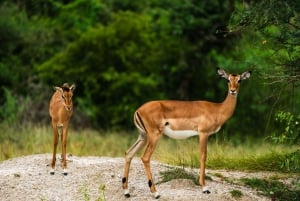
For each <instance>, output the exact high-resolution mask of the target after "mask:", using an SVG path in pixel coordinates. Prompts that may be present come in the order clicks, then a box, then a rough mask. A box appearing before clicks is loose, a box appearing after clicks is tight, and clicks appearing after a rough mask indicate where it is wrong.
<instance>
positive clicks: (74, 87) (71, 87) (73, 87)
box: [70, 83, 76, 92]
mask: <svg viewBox="0 0 300 201" xmlns="http://www.w3.org/2000/svg"><path fill="white" fill-rule="evenodd" d="M75 89H76V85H75V84H74V83H73V84H72V85H71V86H70V90H71V91H72V92H73V91H74V90H75Z"/></svg>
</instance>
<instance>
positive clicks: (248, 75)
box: [240, 71, 251, 80]
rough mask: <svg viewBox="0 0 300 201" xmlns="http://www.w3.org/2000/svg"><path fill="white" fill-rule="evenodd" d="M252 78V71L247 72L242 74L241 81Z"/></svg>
mask: <svg viewBox="0 0 300 201" xmlns="http://www.w3.org/2000/svg"><path fill="white" fill-rule="evenodd" d="M250 76H251V71H246V72H243V73H242V74H241V78H240V80H246V79H248V78H249V77H250Z"/></svg>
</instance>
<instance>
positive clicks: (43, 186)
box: [0, 154, 271, 201]
mask: <svg viewBox="0 0 300 201" xmlns="http://www.w3.org/2000/svg"><path fill="white" fill-rule="evenodd" d="M50 160H51V155H50V154H40V155H31V156H25V157H19V158H14V159H11V160H7V161H3V162H1V163H0V200H1V201H2V200H5V201H18V200H19V201H24V200H39V201H40V200H49V201H73V200H74V201H80V200H91V201H94V200H111V201H118V200H121V201H122V200H124V201H125V200H126V201H131V200H143V201H144V200H155V199H154V197H153V195H152V194H151V193H150V190H149V188H148V184H147V178H146V176H145V173H144V169H143V165H142V162H141V160H140V159H138V158H134V159H133V161H132V164H131V170H130V175H129V177H130V178H129V188H130V193H131V197H130V198H125V197H124V195H123V189H122V187H121V186H122V185H121V180H122V177H123V165H124V159H123V158H108V157H76V156H69V157H68V160H69V162H68V171H69V174H68V175H67V176H64V175H63V174H62V169H61V167H60V162H59V160H58V164H57V169H56V172H55V175H50V174H49V171H50V165H49V164H50ZM151 168H152V174H153V176H154V181H155V182H156V183H159V181H161V176H160V172H161V171H164V170H167V169H169V168H171V167H170V166H168V165H165V164H161V163H158V162H155V161H152V162H151ZM191 171H195V172H198V169H194V170H191ZM206 172H207V175H208V176H210V177H211V178H212V181H207V183H208V185H209V186H210V189H211V194H203V193H202V191H201V189H200V187H199V186H197V185H195V184H194V183H193V182H192V181H191V180H188V179H175V180H171V181H169V182H165V183H160V184H157V185H156V188H157V190H158V192H159V193H160V195H161V197H160V199H159V200H170V201H173V200H180V201H185V200H186V201H194V200H195V201H196V200H197V201H199V200H200V201H201V200H205V201H224V200H226V201H228V200H229V201H230V200H240V201H252V200H253V201H257V200H259V201H264V200H271V199H270V198H266V197H264V196H261V195H259V192H256V191H254V190H252V189H249V188H246V187H245V186H241V185H239V184H238V183H237V182H235V181H238V179H240V178H242V177H248V178H251V177H265V176H269V175H267V174H269V173H264V172H260V173H246V172H229V171H222V170H207V171H206ZM253 174H255V175H253ZM216 175H218V176H216ZM220 175H222V176H220ZM224 178H228V179H229V180H230V181H231V182H228V179H224ZM232 190H239V191H241V192H242V194H243V195H242V197H241V198H238V199H237V198H233V197H232V195H231V193H230V192H231V191H232Z"/></svg>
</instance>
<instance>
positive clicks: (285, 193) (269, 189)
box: [241, 178, 300, 201]
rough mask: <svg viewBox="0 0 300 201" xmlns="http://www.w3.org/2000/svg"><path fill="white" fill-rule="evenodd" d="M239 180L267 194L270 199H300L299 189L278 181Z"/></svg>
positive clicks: (294, 200) (296, 200)
mask: <svg viewBox="0 0 300 201" xmlns="http://www.w3.org/2000/svg"><path fill="white" fill-rule="evenodd" d="M241 181H242V182H243V183H244V184H245V185H246V186H249V187H251V188H253V189H255V190H258V191H260V192H261V193H262V194H263V195H266V196H269V197H271V198H272V200H278V201H286V200H289V201H298V200H300V189H299V188H297V189H293V187H291V186H289V185H286V184H284V183H282V182H280V181H277V180H272V179H257V178H243V179H241Z"/></svg>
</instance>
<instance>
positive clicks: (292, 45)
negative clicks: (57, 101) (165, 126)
mask: <svg viewBox="0 0 300 201" xmlns="http://www.w3.org/2000/svg"><path fill="white" fill-rule="evenodd" d="M217 67H223V68H224V69H226V70H227V71H229V72H232V73H241V72H244V71H246V70H252V72H253V74H252V77H251V79H250V80H247V81H245V82H244V83H242V86H241V91H240V94H239V100H238V106H237V109H236V112H235V114H234V116H233V117H232V118H231V119H230V120H229V121H228V123H226V125H225V126H224V128H223V130H224V131H225V132H224V133H225V135H236V136H241V138H244V137H255V138H257V137H264V138H265V137H268V136H271V139H274V140H275V141H278V142H284V141H288V140H289V141H291V142H293V143H295V142H297V140H298V138H299V120H300V116H299V109H300V108H299V102H300V91H299V80H300V2H299V1H292V0H288V1H265V0H263V1H251V0H249V1H241V0H222V1H221V0H211V1H194V0H139V1H131V0H75V1H68V0H64V1H61V0H9V1H8V0H7V1H5V0H3V1H1V3H0V121H1V123H2V124H9V125H16V124H17V125H22V124H24V123H27V122H31V123H34V124H49V115H48V103H49V99H50V97H51V95H52V93H53V89H52V87H53V86H54V85H62V84H63V83H64V82H69V83H72V82H74V83H76V85H77V88H76V91H75V96H74V104H75V113H74V116H73V117H72V118H73V119H72V126H73V127H83V128H85V127H93V128H98V129H99V128H100V129H125V130H131V129H132V128H133V123H132V114H133V112H134V110H135V109H136V108H137V107H138V106H140V105H141V104H143V103H144V102H145V101H149V100H154V99H180V100H200V99H206V100H210V101H215V102H220V101H222V100H223V99H224V98H225V96H226V92H227V88H226V82H225V81H224V80H222V79H219V78H218V76H216V68H217Z"/></svg>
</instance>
